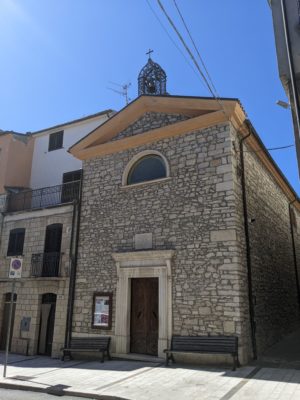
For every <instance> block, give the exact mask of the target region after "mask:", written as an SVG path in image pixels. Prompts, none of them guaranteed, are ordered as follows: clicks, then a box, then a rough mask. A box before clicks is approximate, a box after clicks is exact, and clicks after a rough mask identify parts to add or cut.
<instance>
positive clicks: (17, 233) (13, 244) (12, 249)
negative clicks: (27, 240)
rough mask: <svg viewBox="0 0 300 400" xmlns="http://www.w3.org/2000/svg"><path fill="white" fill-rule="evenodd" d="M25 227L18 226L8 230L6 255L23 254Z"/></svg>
mask: <svg viewBox="0 0 300 400" xmlns="http://www.w3.org/2000/svg"><path fill="white" fill-rule="evenodd" d="M24 237H25V229H24V228H18V229H13V230H12V231H10V234H9V241H8V249H7V255H8V256H20V255H22V254H23V246H24Z"/></svg>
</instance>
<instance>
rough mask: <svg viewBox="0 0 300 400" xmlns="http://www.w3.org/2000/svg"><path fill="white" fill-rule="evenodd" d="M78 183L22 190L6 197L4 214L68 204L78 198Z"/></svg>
mask: <svg viewBox="0 0 300 400" xmlns="http://www.w3.org/2000/svg"><path fill="white" fill-rule="evenodd" d="M79 188H80V181H74V182H70V183H63V184H62V185H57V186H50V187H45V188H41V189H34V190H24V191H22V192H19V193H10V194H9V195H8V196H7V201H6V210H5V211H6V212H13V211H24V210H34V209H39V208H46V207H53V206H57V205H59V204H64V203H70V202H72V201H73V200H77V199H78V197H79Z"/></svg>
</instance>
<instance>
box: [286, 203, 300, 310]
mask: <svg viewBox="0 0 300 400" xmlns="http://www.w3.org/2000/svg"><path fill="white" fill-rule="evenodd" d="M295 201H297V199H294V200H293V201H291V202H290V203H289V216H290V228H291V237H292V248H293V259H294V267H295V276H296V286H297V296H298V305H299V309H300V287H299V274H298V266H297V253H296V245H295V235H294V229H293V218H292V205H293V203H295Z"/></svg>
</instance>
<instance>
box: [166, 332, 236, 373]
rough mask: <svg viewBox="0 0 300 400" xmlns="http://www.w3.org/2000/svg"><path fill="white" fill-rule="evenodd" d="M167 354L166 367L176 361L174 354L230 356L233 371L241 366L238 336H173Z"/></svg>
mask: <svg viewBox="0 0 300 400" xmlns="http://www.w3.org/2000/svg"><path fill="white" fill-rule="evenodd" d="M164 353H166V366H168V364H169V360H172V361H173V362H174V363H175V360H174V356H173V354H174V353H206V354H230V355H231V356H232V358H233V371H235V369H236V367H239V366H240V363H239V359H238V338H237V337H236V336H173V337H172V342H171V348H170V349H166V350H164Z"/></svg>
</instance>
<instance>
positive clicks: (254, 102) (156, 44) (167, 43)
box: [0, 0, 300, 193]
mask: <svg viewBox="0 0 300 400" xmlns="http://www.w3.org/2000/svg"><path fill="white" fill-rule="evenodd" d="M148 1H149V3H150V4H151V6H152V8H153V9H154V10H155V12H156V13H157V15H158V16H159V18H160V19H161V21H162V22H163V24H164V26H165V27H166V29H167V30H168V31H169V33H170V35H171V36H172V38H173V40H174V41H175V42H176V43H177V45H178V46H179V47H180V48H181V49H182V46H181V44H180V43H179V41H178V39H177V37H176V36H175V34H174V33H173V31H172V30H171V28H170V27H169V25H168V22H167V21H166V19H165V17H164V16H163V15H162V13H161V11H160V9H159V7H158V5H157V1H156V0H148ZM162 2H163V4H164V5H165V7H166V8H167V9H168V11H169V12H170V14H171V15H172V17H173V18H174V21H175V22H176V24H177V25H178V27H179V28H180V30H181V32H184V30H183V27H182V25H181V23H180V19H179V18H178V15H177V14H176V11H175V8H174V4H173V1H172V0H162ZM177 3H178V5H179V7H180V8H181V11H182V13H183V15H184V16H185V19H186V22H187V23H188V25H189V28H190V30H191V32H192V34H193V36H194V39H195V41H196V43H197V46H198V48H199V50H200V53H201V55H202V57H203V59H204V61H205V63H206V65H207V67H208V70H209V72H210V74H211V76H212V78H213V81H214V84H215V86H216V88H217V90H218V92H219V94H220V95H221V96H223V97H238V98H239V99H240V100H241V102H242V104H243V105H244V107H245V109H246V112H247V114H248V117H249V118H250V119H251V121H252V123H253V125H254V126H255V128H256V130H257V131H258V133H259V134H260V136H261V138H262V140H263V142H264V143H265V145H266V146H267V147H277V146H284V145H289V144H292V143H293V142H294V139H293V129H292V123H291V116H290V113H289V111H288V110H285V109H282V108H280V107H279V106H277V105H276V101H277V100H278V99H281V100H285V101H286V96H285V93H284V91H283V89H282V86H281V83H280V80H279V77H278V70H277V60H276V52H275V43H274V33H273V27H272V18H271V12H270V9H269V7H268V4H267V0H252V1H247V0H226V1H221V0H210V1H205V0H177ZM185 37H186V36H185ZM149 48H151V49H153V50H154V53H153V59H154V60H155V61H156V62H158V63H159V64H160V65H161V66H162V67H163V68H164V69H165V71H166V73H167V76H168V81H167V90H168V92H169V93H170V94H174V95H191V96H209V95H210V94H209V92H208V90H207V89H206V88H205V86H204V85H203V83H202V82H201V80H200V79H199V76H197V74H196V73H195V72H194V70H193V69H192V68H191V66H190V65H189V64H188V62H187V61H186V59H185V58H184V57H183V55H182V54H181V52H180V51H178V49H177V48H176V47H175V46H174V44H173V43H172V42H171V40H170V39H169V37H168V36H167V35H166V33H165V32H164V30H163V29H162V27H161V26H160V24H159V23H158V21H157V19H156V18H155V16H154V15H153V13H152V11H151V9H150V8H149V6H148V4H147V1H146V0H126V1H125V0H109V1H107V0H0V54H1V63H0V87H1V96H0V128H1V129H7V130H10V129H13V130H15V131H19V132H27V131H34V130H39V129H43V128H46V127H48V126H52V125H55V124H58V123H62V122H65V121H69V120H72V119H75V118H80V117H82V116H85V115H89V114H92V113H95V112H98V111H101V110H103V109H107V108H113V109H116V110H119V109H121V108H122V107H123V106H124V99H123V98H122V96H120V95H118V94H116V93H114V92H112V91H110V90H109V89H107V88H108V87H114V86H113V85H112V84H111V83H110V82H111V81H113V82H117V83H119V84H124V83H128V82H131V84H132V86H131V88H130V91H129V96H130V97H131V99H132V100H133V99H134V98H135V97H136V96H137V75H138V73H139V71H140V69H141V68H142V67H143V65H144V64H145V63H146V61H147V57H146V55H145V52H146V51H147V50H148V49H149ZM182 51H183V50H182ZM186 57H187V58H188V56H186ZM116 88H117V87H116ZM117 89H118V88H117ZM271 154H272V156H273V158H274V159H275V161H276V162H277V163H278V165H279V166H280V168H281V169H282V171H283V172H284V174H285V175H286V177H287V178H288V180H289V181H290V182H291V183H292V185H293V186H294V188H295V189H296V191H297V192H298V193H300V184H299V179H298V174H297V163H296V155H295V149H294V148H291V149H286V150H281V151H272V152H271Z"/></svg>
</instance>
